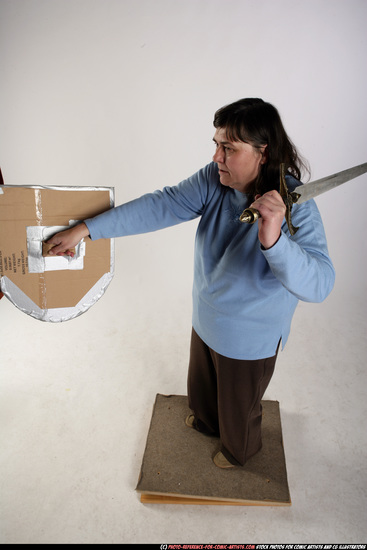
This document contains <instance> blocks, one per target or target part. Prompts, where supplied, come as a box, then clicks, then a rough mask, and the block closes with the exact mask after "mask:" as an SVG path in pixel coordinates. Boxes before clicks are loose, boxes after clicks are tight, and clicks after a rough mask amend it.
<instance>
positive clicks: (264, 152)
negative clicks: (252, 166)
mask: <svg viewBox="0 0 367 550" xmlns="http://www.w3.org/2000/svg"><path fill="white" fill-rule="evenodd" d="M260 152H261V161H260V164H266V163H267V162H268V146H267V145H264V147H262V148H261V149H260Z"/></svg>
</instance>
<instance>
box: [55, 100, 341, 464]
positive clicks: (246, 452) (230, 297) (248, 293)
mask: <svg viewBox="0 0 367 550" xmlns="http://www.w3.org/2000/svg"><path fill="white" fill-rule="evenodd" d="M214 127H215V135H214V143H215V147H216V150H215V154H214V157H213V162H212V163H210V164H208V165H207V166H205V167H204V168H203V169H201V170H199V172H197V173H196V174H194V175H193V176H191V177H190V178H188V179H186V180H184V181H182V182H181V183H179V184H178V185H177V186H174V187H165V188H164V189H163V190H162V191H155V192H154V193H148V194H146V195H144V196H142V197H140V198H138V199H135V200H133V201H131V202H129V203H126V204H123V205H121V206H118V207H116V208H113V209H111V210H109V211H108V212H105V213H104V214H101V215H99V216H97V217H95V218H92V219H89V220H85V222H83V223H81V224H80V225H78V226H76V227H74V228H72V229H69V230H66V231H64V232H62V233H59V234H57V235H55V236H54V237H52V239H50V240H49V243H52V244H54V245H55V246H54V247H53V248H52V249H51V251H50V253H51V254H69V255H70V254H71V252H70V249H71V248H72V247H74V246H75V245H76V244H77V243H78V242H79V241H80V239H81V238H83V237H86V236H87V235H89V236H90V238H91V239H93V240H94V239H99V238H112V237H119V236H127V235H133V234H137V233H145V232H150V231H155V230H158V229H162V228H165V227H169V226H172V225H175V224H178V223H181V222H184V221H188V220H191V219H194V218H197V217H200V222H199V225H198V229H197V234H196V240H195V260H194V262H195V265H194V267H195V269H194V284H193V319H192V323H193V329H192V339H191V348H190V363H189V373H188V398H189V407H190V409H191V410H192V411H193V414H191V415H189V416H188V417H187V419H186V424H187V426H189V427H191V428H194V429H196V430H198V431H200V432H203V433H206V434H209V435H213V436H218V437H219V438H220V445H221V448H220V450H219V451H218V452H217V453H216V455H215V456H214V458H213V460H214V463H215V464H216V465H217V466H218V467H220V468H232V467H234V466H238V465H240V466H243V465H244V464H245V463H246V461H247V460H248V459H249V458H250V457H251V456H253V455H254V454H255V453H257V452H258V451H259V450H260V449H261V445H262V443H261V403H260V401H261V399H262V397H263V395H264V392H265V390H266V387H267V386H268V384H269V381H270V379H271V377H272V374H273V372H274V367H275V361H276V356H277V351H278V347H279V344H280V341H281V340H282V343H283V346H284V345H285V343H286V341H287V338H288V335H289V331H290V325H291V320H292V316H293V313H294V310H295V308H296V306H297V303H298V300H304V301H309V302H320V301H322V300H324V299H325V298H326V297H327V296H328V294H329V293H330V292H331V290H332V287H333V284H334V278H335V273H334V268H333V265H332V262H331V260H330V258H329V255H328V250H327V243H326V238H325V233H324V229H323V225H322V221H321V218H320V215H319V212H318V209H317V207H316V204H315V202H314V201H312V200H311V201H307V202H305V203H303V204H301V205H297V204H296V205H295V206H294V207H293V211H292V218H293V221H294V223H295V225H297V226H299V230H298V231H297V233H296V234H295V235H291V234H290V232H289V229H288V227H287V225H286V223H285V219H284V216H285V211H286V209H285V205H284V202H283V200H282V198H281V196H280V194H279V192H278V191H279V169H280V168H279V167H280V164H281V163H284V164H285V165H286V167H287V173H286V182H287V186H288V188H289V190H292V189H293V188H295V187H296V186H297V185H299V184H300V182H299V180H300V177H301V171H302V170H303V169H304V168H305V166H304V163H303V162H302V160H301V158H300V156H299V154H298V153H297V150H296V148H295V146H294V145H293V144H292V142H291V141H290V139H289V138H288V136H287V134H286V132H285V130H284V127H283V124H282V122H281V119H280V117H279V114H278V111H277V110H276V109H275V107H273V106H272V105H270V104H269V103H266V102H264V101H263V100H262V99H242V100H239V101H237V102H235V103H232V104H230V105H228V106H225V107H223V108H221V109H219V110H218V111H217V112H216V113H215V117H214ZM249 206H251V207H253V208H256V209H257V210H258V211H259V212H260V215H261V218H260V219H259V220H258V222H257V223H255V224H254V225H247V224H243V223H241V221H240V219H239V217H240V215H241V213H242V211H243V210H244V209H245V208H247V207H249Z"/></svg>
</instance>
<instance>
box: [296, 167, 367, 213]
mask: <svg viewBox="0 0 367 550" xmlns="http://www.w3.org/2000/svg"><path fill="white" fill-rule="evenodd" d="M365 172H367V162H365V163H364V164H359V165H358V166H354V167H353V168H348V169H347V170H343V171H342V172H337V173H336V174H333V175H332V176H327V177H326V178H321V179H319V180H315V181H311V182H310V183H306V184H305V185H299V186H298V187H296V188H295V189H294V191H293V192H292V195H293V193H297V195H300V197H298V198H297V200H296V201H295V202H296V203H297V204H301V203H302V202H306V201H308V200H310V199H313V198H315V197H317V196H318V195H321V194H322V193H325V192H326V191H330V189H334V187H338V186H339V185H341V184H342V183H345V182H346V181H350V180H352V179H354V178H357V177H358V176H361V175H362V174H364V173H365Z"/></svg>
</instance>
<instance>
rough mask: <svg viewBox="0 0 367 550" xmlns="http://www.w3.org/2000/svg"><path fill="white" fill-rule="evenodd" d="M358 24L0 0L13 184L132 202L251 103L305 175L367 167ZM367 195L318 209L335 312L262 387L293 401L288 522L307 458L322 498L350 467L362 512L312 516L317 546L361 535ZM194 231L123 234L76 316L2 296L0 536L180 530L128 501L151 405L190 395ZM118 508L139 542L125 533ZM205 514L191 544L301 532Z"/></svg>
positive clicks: (198, 5) (176, 173)
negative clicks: (281, 133)
mask: <svg viewBox="0 0 367 550" xmlns="http://www.w3.org/2000/svg"><path fill="white" fill-rule="evenodd" d="M366 20H367V2H366V1H365V0H307V1H300V0H260V1H257V2H255V1H253V0H220V1H219V0H155V1H152V0H0V75H1V77H0V78H1V86H0V98H1V101H0V166H1V168H2V172H3V176H4V180H5V183H7V184H19V185H22V184H30V185H45V186H47V185H93V186H94V185H96V186H101V185H106V186H113V187H114V188H115V192H116V202H117V203H121V202H125V201H127V200H130V199H132V198H135V197H137V196H139V195H141V194H143V193H145V192H149V191H153V190H154V189H157V188H162V187H163V186H165V185H173V184H176V183H178V182H179V181H180V180H182V179H184V178H185V177H187V176H189V175H191V174H192V173H193V172H194V171H196V170H197V169H199V168H201V167H202V166H204V165H205V164H206V163H208V162H209V161H210V160H211V157H212V154H213V144H212V136H213V126H212V120H213V114H214V112H215V110H216V109H217V108H218V107H220V106H222V105H224V104H226V103H229V102H231V101H234V100H236V99H239V98H241V97H255V96H256V97H262V98H263V99H265V100H267V101H270V102H271V103H273V104H274V105H275V106H276V107H277V108H278V109H279V111H280V114H281V116H282V118H283V121H284V124H285V127H286V129H287V131H288V133H289V135H290V137H291V138H292V140H293V141H294V142H295V143H296V145H297V146H298V147H299V149H300V151H301V153H302V154H303V155H304V156H305V157H306V158H307V159H308V160H309V162H310V165H311V170H312V179H316V178H319V177H323V176H326V175H328V174H331V173H333V172H336V171H339V170H343V169H345V168H349V167H351V166H354V165H356V164H360V163H362V162H366V161H367V147H366V143H367V129H366V128H367V125H366V120H367V116H366V115H367V106H366V105H367V101H366V97H367V78H366V52H367V33H366V29H365V24H366ZM366 187H367V177H366V176H363V177H360V178H359V179H358V180H355V181H353V182H350V183H348V184H346V185H345V186H343V187H342V188H338V189H336V190H334V191H331V192H330V193H329V194H327V195H324V196H322V197H320V198H319V199H317V203H318V205H319V208H320V210H321V213H322V216H323V220H324V224H325V229H326V233H327V237H328V243H329V249H330V254H331V257H332V259H333V261H334V264H335V268H336V273H337V279H336V285H335V288H334V291H333V293H332V294H331V295H330V297H329V298H328V299H327V300H326V301H325V302H324V303H323V304H317V305H316V304H300V306H299V308H298V310H297V312H296V315H295V318H294V322H293V332H292V334H291V337H290V340H289V344H288V345H287V347H286V348H285V351H284V352H283V353H281V355H280V358H279V360H278V368H277V372H276V374H275V376H274V378H273V381H272V383H271V386H270V388H269V390H268V394H267V396H268V398H270V399H276V400H279V401H280V402H281V408H282V410H283V423H284V431H285V436H286V453H287V458H288V460H289V463H290V465H289V475H290V478H291V482H292V483H291V491H292V488H293V490H294V491H295V493H296V495H297V496H298V505H299V508H298V510H301V508H302V506H301V504H303V505H305V501H306V500H307V499H306V495H307V491H308V489H307V487H306V486H307V484H308V481H306V479H307V477H308V476H310V477H312V475H315V470H314V467H311V462H312V456H314V455H313V453H315V455H317V456H319V457H321V458H320V461H321V462H320V464H321V466H320V467H319V469H318V470H317V472H318V475H319V478H320V479H325V487H327V486H328V484H329V483H331V482H332V483H335V479H332V480H330V479H329V482H328V481H327V471H328V468H330V467H331V465H334V466H335V464H336V463H338V464H339V465H340V461H341V463H342V464H343V465H344V466H343V467H345V468H347V465H349V466H348V468H349V469H348V471H349V472H350V473H349V475H348V476H347V480H346V481H345V483H347V486H348V487H349V488H351V491H354V497H353V498H352V499H351V501H352V503H351V504H350V508H348V511H346V510H345V509H344V508H340V507H339V508H338V507H336V509H335V506H334V509H335V510H334V511H335V513H334V515H333V516H332V519H331V520H330V521H331V527H330V528H327V527H326V526H325V524H324V523H323V522H321V520H320V519H316V516H315V518H313V520H314V521H311V522H310V525H309V526H308V528H309V529H311V533H312V534H313V535H314V537H316V538H317V537H318V536H320V538H322V536H323V535H326V538H327V535H328V533H329V531H323V529H330V536H331V534H332V533H334V534H335V533H336V534H338V533H339V534H340V535H344V534H345V535H346V534H347V533H348V534H349V536H350V537H351V541H352V539H353V540H355V541H356V542H360V539H361V537H362V538H363V536H362V535H366V530H365V528H363V527H362V524H363V525H364V522H362V523H359V522H356V520H355V519H353V518H355V513H356V511H357V510H359V509H362V510H363V505H362V501H363V502H365V499H366V495H365V492H364V491H362V492H361V491H360V489H358V488H359V487H360V483H361V482H362V481H363V480H364V481H365V480H366V474H365V470H364V477H362V479H361V477H360V476H361V471H363V470H361V468H362V464H363V460H365V455H366V436H365V435H364V433H363V435H362V433H361V432H360V431H359V427H360V426H361V424H360V422H362V419H363V418H365V414H366V407H365V404H364V402H365V395H366V375H365V363H366V358H367V357H366V356H367V353H366V314H365V312H366V305H367V304H366V302H367V300H366V267H367V265H366V264H367V262H366V245H365V234H366V218H365V204H366V199H367V193H366ZM195 229H196V222H190V223H188V224H184V225H181V226H178V227H174V228H171V229H167V230H165V231H160V232H158V233H154V234H150V235H143V236H137V237H131V238H126V239H119V240H117V242H116V273H115V277H114V279H113V281H112V283H111V285H110V287H109V289H108V290H107V293H106V295H105V296H104V297H103V298H102V299H101V300H100V301H99V302H98V303H97V304H96V305H95V306H94V307H93V308H92V309H91V310H89V311H88V312H87V313H85V314H84V315H82V316H81V317H79V318H77V319H75V320H73V321H69V322H67V323H63V324H49V323H42V322H40V321H36V320H34V319H32V318H30V317H28V316H26V315H24V314H23V313H21V312H20V311H18V310H17V309H16V308H15V307H14V306H13V305H12V304H11V303H10V302H8V301H7V300H6V299H5V298H4V299H3V300H1V302H0V316H1V334H2V336H1V340H2V344H1V349H0V357H1V360H0V361H1V367H2V368H1V371H2V372H1V377H2V383H1V391H2V394H3V397H2V401H1V402H2V405H1V406H2V409H3V415H4V418H5V422H4V424H3V427H2V430H3V432H2V438H3V441H4V442H5V441H6V442H7V445H5V447H4V446H2V448H3V451H4V452H3V458H2V461H3V467H2V474H1V475H2V476H4V478H3V481H2V486H3V495H4V496H5V499H4V508H3V511H2V517H3V523H2V528H1V529H2V534H1V535H0V538H1V539H2V542H4V541H7V542H19V541H23V542H45V541H50V542H70V541H75V540H76V541H77V542H111V541H113V542H117V541H119V542H134V541H135V542H136V541H139V540H140V542H164V541H163V540H162V538H166V539H167V538H168V539H170V542H171V541H173V540H176V541H177V540H179V539H180V537H181V536H185V533H187V531H186V530H182V527H181V523H180V521H179V518H178V517H177V516H176V515H175V512H172V511H171V510H169V511H168V510H167V509H166V512H165V513H170V514H172V513H173V514H174V518H173V519H172V521H170V524H169V525H167V524H164V525H163V524H161V525H160V526H159V527H157V525H156V523H155V521H154V518H153V517H152V516H151V515H150V512H149V511H147V509H146V508H144V507H141V505H140V504H139V502H138V501H137V497H136V496H135V494H134V493H133V490H134V487H135V484H136V481H137V476H138V473H139V467H140V461H141V458H142V453H143V451H144V445H145V438H146V434H147V430H148V427H149V421H150V415H151V407H152V404H153V401H154V397H155V394H156V393H168V394H169V393H180V394H184V393H186V369H187V359H188V346H189V336H190V330H191V324H190V320H191V284H192V259H193V254H192V253H193V241H194V236H195ZM325 365H327V367H328V368H326V366H325ZM330 380H332V384H331V386H330ZM330 388H334V390H331V389H330ZM351 406H352V407H353V413H352V412H351ZM320 415H321V421H320ZM332 419H334V421H333V420H332ZM351 425H353V430H351ZM315 426H317V429H316V428H315ZM323 428H324V431H323ZM315 429H316V433H315ZM363 432H364V430H363ZM325 433H328V436H327V437H328V438H329V439H327V443H325V437H326V436H325ZM305 434H307V437H306V436H305ZM287 436H288V439H287ZM86 449H87V450H88V452H87V451H86ZM301 449H302V450H301ZM342 452H344V454H342V458H340V453H342ZM301 453H302V456H303V457H305V456H308V458H309V459H310V463H308V462H307V461H306V460H305V459H304V462H303V463H302V465H301V462H302V461H301V462H300V454H301ZM25 457H27V459H26V460H25ZM336 457H337V458H336ZM292 468H293V469H292ZM297 468H300V471H299V472H298V470H297ZM45 472H46V475H45ZM357 473H358V475H359V478H358V475H357ZM298 474H299V475H298ZM339 474H340V472H339ZM60 476H61V477H62V478H63V483H64V489H62V488H61V487H60V486H59V485H58V483H57V479H60ZM316 477H317V476H316ZM339 477H340V475H339ZM319 478H317V482H316V483H315V484H314V493H312V491H311V493H312V494H311V496H310V499H311V500H313V502H315V499H317V498H320V494H319V493H318V491H320V490H321V489H320V487H323V484H322V483H321V482H320V479H319ZM357 478H358V479H359V481H358V480H357ZM65 487H66V488H67V492H68V497H69V500H68V504H67V505H66V504H65V505H63V504H60V503H62V502H64V501H63V498H64V497H65V498H66V493H65V491H66V489H65ZM343 487H344V486H343ZM344 489H345V487H344ZM344 489H343V490H344ZM356 491H357V497H355V492H356ZM339 493H340V488H339V489H338V490H336V493H335V495H334V496H335V500H337V495H338V494H339ZM101 495H102V496H101ZM322 495H323V498H324V499H325V498H328V497H325V495H326V489H325V491H322ZM330 498H331V499H332V498H333V497H330ZM113 499H114V500H113ZM102 501H103V502H104V508H103V510H105V511H104V512H102V511H101V509H100V507H101V508H102ZM106 502H108V503H109V505H108V506H107V507H106ZM353 502H354V504H353ZM88 503H89V504H88ZM132 503H133V504H132ZM324 504H325V505H327V504H328V502H324ZM353 506H354V507H353ZM35 509H37V510H38V513H37V520H35V518H34V515H33V514H34V510H35ZM163 509H164V508H159V510H160V511H159V512H155V513H159V514H160V513H161V511H162V510H163ZM91 510H94V512H91ZM122 510H123V511H124V513H125V514H129V513H133V512H131V511H134V514H140V515H139V521H141V520H143V521H144V522H145V524H146V531H145V532H144V533H142V532H140V531H139V530H138V529H137V526H136V524H135V523H134V520H133V519H132V518H130V521H129V522H126V524H125V523H124V524H121V523H119V522H118V521H117V518H119V517H121V516H120V514H121V512H122ZM180 513H181V514H184V513H186V514H191V511H187V509H185V512H180ZM196 513H197V511H196ZM200 513H201V514H203V516H202V520H201V523H202V521H204V519H205V522H206V525H207V527H206V528H205V529H204V530H202V528H200V530H199V528H198V529H196V530H195V527H194V531H193V533H192V535H191V538H192V539H194V541H195V542H197V541H198V539H199V538H200V537H201V538H202V539H205V537H206V536H207V535H208V536H209V535H210V536H212V537H213V538H215V537H216V536H221V537H223V539H222V541H221V542H226V540H224V539H226V535H228V536H230V534H231V533H234V534H235V535H236V536H235V537H234V538H236V539H238V540H240V539H241V537H244V536H246V533H250V534H251V535H252V536H253V537H254V539H256V537H257V540H254V542H264V540H261V537H262V536H263V537H264V539H265V542H269V541H270V539H271V538H272V536H274V537H275V538H278V542H279V541H281V542H283V541H282V540H281V539H282V535H284V534H285V533H288V535H287V536H290V537H291V538H292V537H293V538H294V540H295V542H299V540H296V539H297V536H301V535H302V534H303V533H304V531H303V529H304V527H303V526H302V525H303V524H302V521H301V516H297V511H295V512H289V513H292V514H295V515H293V516H292V518H293V519H292V522H293V523H292V529H291V532H289V525H288V526H287V525H286V523H287V522H286V521H285V523H284V522H283V523H282V520H281V518H280V517H279V516H277V517H275V516H272V519H274V520H275V519H276V522H275V524H274V526H273V530H272V531H271V532H270V531H266V525H273V524H272V523H271V518H269V517H268V518H267V520H266V522H265V523H264V524H262V523H261V521H260V523H259V521H258V519H256V517H255V516H252V515H251V514H252V513H255V512H252V511H244V510H241V512H240V511H238V510H232V512H231V516H230V518H228V516H226V514H228V512H227V511H226V512H225V513H224V515H222V516H219V511H218V510H215V511H210V512H208V511H207V510H206V509H205V511H203V510H201V512H200ZM222 513H223V512H222ZM269 513H270V512H269ZM272 513H273V512H272ZM277 513H280V512H277ZM310 513H311V512H310ZM141 514H142V515H141ZM144 514H145V515H144ZM134 517H135V516H134ZM181 517H182V516H181ZM221 517H222V518H223V523H221V520H220V518H221ZM225 518H226V520H225ZM233 518H237V519H236V523H235V524H234V525H233V524H232V523H231V521H233ZM244 518H245V519H246V518H247V520H248V522H253V521H255V519H256V522H255V523H256V525H257V526H258V527H256V526H254V525H255V524H253V523H248V524H247V526H246V523H245V524H244V523H243V520H244ZM329 519H330V518H329ZM115 520H116V521H115ZM211 520H213V522H214V523H213V524H212V523H211ZM237 520H238V522H239V523H238V522H237ZM218 522H219V523H218ZM81 525H83V527H81ZM194 525H195V524H194ZM250 525H251V528H250ZM65 526H66V527H67V528H68V530H69V531H68V533H69V534H67V533H66V530H65ZM216 529H217V530H216ZM264 529H265V531H264ZM363 529H364V531H363ZM338 530H339V531H338ZM138 533H140V534H138ZM307 533H310V531H309V530H308V531H307ZM267 535H269V536H267ZM269 537H270V538H269ZM266 539H267V540H266ZM357 539H359V540H357ZM180 541H183V539H182V538H181V539H180V540H179V542H180ZM325 541H326V539H325V538H324V540H323V541H322V542H325ZM185 542H188V541H187V539H186V540H185ZM214 542H218V539H217V540H215V541H214ZM272 542H273V540H272ZM274 542H276V540H275V539H274ZM287 542H292V541H291V540H289V539H288V540H287ZM348 542H349V540H348Z"/></svg>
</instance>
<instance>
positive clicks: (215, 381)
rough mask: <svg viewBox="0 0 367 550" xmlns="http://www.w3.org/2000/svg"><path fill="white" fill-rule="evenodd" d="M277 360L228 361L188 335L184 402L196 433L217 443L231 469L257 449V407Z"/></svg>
mask: <svg viewBox="0 0 367 550" xmlns="http://www.w3.org/2000/svg"><path fill="white" fill-rule="evenodd" d="M277 352H278V350H277ZM276 358H277V353H276V354H275V355H274V356H273V357H268V358H267V359H258V360H254V361H247V360H237V359H229V358H228V357H224V356H223V355H220V354H219V353H216V352H215V351H213V350H212V349H211V348H209V347H208V346H207V345H206V344H205V343H204V342H203V341H202V340H201V338H200V337H199V336H198V335H197V334H196V332H195V331H194V330H192V335H191V347H190V363H189V372H188V397H189V407H190V409H191V410H192V411H193V413H194V415H195V428H196V429H197V430H198V431H200V432H203V433H205V434H207V435H212V436H217V437H220V442H221V451H222V453H223V454H224V456H225V457H226V458H227V460H229V461H230V462H231V463H232V464H235V465H238V464H239V465H241V466H243V465H244V464H245V462H246V461H247V460H248V459H249V458H250V457H251V456H252V455H254V454H255V453H257V452H258V451H259V450H260V449H261V446H262V442H261V417H262V406H261V403H260V401H261V399H262V397H263V395H264V393H265V390H266V388H267V386H268V384H269V382H270V379H271V377H272V375H273V372H274V368H275V362H276Z"/></svg>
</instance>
